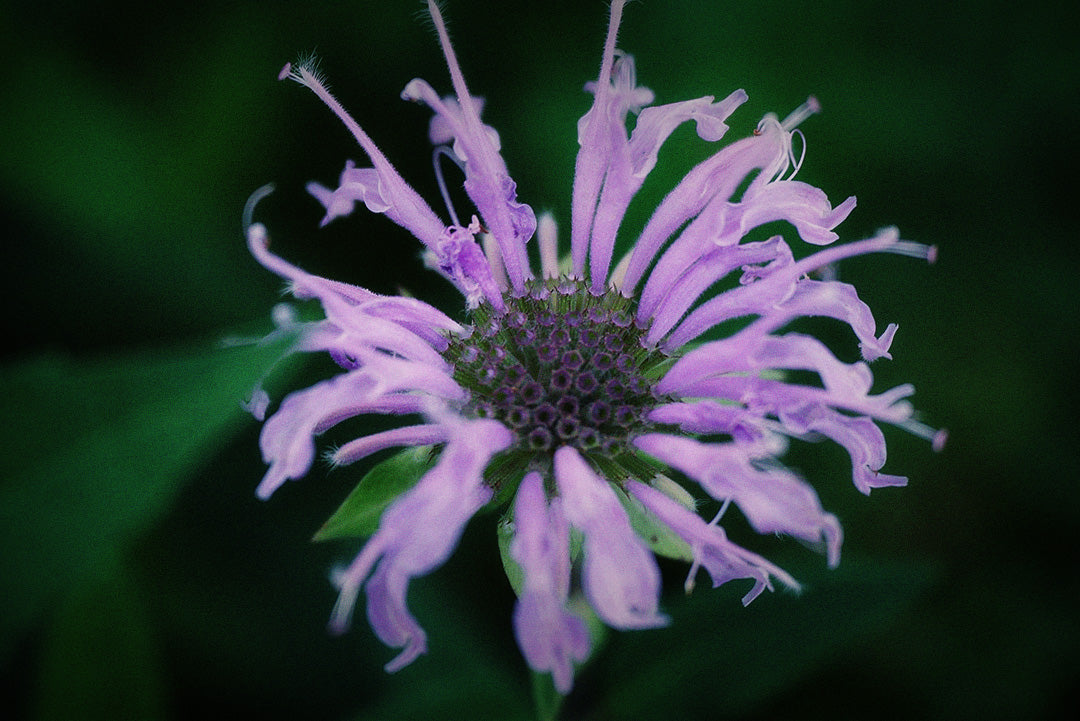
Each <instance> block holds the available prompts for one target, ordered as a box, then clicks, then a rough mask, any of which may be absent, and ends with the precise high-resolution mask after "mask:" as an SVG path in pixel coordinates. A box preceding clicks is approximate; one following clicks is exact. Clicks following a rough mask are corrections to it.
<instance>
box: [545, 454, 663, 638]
mask: <svg viewBox="0 0 1080 721" xmlns="http://www.w3.org/2000/svg"><path fill="white" fill-rule="evenodd" d="M555 482H556V484H557V485H558V488H559V492H560V494H561V497H562V499H563V510H564V511H565V513H566V518H567V519H568V520H569V521H570V523H571V524H573V525H574V526H575V527H576V528H578V529H579V530H581V532H582V533H583V534H584V536H585V548H584V555H585V562H584V572H583V573H584V575H583V581H584V586H585V595H586V596H587V597H588V599H589V603H590V605H592V607H593V608H594V609H596V612H597V614H598V615H599V616H600V618H601V619H603V620H604V622H605V623H607V624H608V625H610V626H613V627H614V628H622V629H631V628H652V627H656V626H663V625H665V624H667V617H666V616H664V615H662V614H660V613H658V611H657V606H658V604H659V596H660V569H659V568H658V567H657V565H656V560H655V559H654V558H653V555H652V553H650V552H649V549H648V548H647V547H646V546H645V544H644V543H643V542H642V541H641V540H640V539H639V538H638V537H637V536H636V535H635V534H634V531H633V529H632V528H631V526H630V521H629V519H628V518H627V516H626V511H624V510H623V508H622V504H620V503H619V499H618V497H617V496H616V495H615V491H613V490H612V489H611V487H610V486H609V485H608V482H607V481H605V480H604V479H603V478H601V477H600V476H597V475H596V473H595V472H594V471H593V470H592V468H590V467H589V465H588V463H586V462H585V459H584V458H582V457H581V454H580V453H578V451H577V450H575V449H573V448H570V447H565V446H564V447H562V448H560V449H559V450H557V451H556V452H555Z"/></svg>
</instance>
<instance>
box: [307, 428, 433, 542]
mask: <svg viewBox="0 0 1080 721" xmlns="http://www.w3.org/2000/svg"><path fill="white" fill-rule="evenodd" d="M436 457H437V454H436V453H435V450H434V448H433V447H432V446H418V447H416V448H407V449H405V450H403V451H401V452H399V453H397V454H395V455H393V456H391V457H390V458H387V459H386V460H385V461H382V462H381V463H377V464H376V465H375V466H374V467H373V468H372V469H371V470H370V471H368V472H367V474H366V475H365V476H364V477H363V478H362V479H361V480H360V483H358V484H357V486H356V488H354V489H353V490H352V493H350V494H349V496H348V498H346V499H345V502H344V503H342V504H341V505H340V506H339V507H338V509H337V510H336V511H334V514H333V515H332V516H330V518H328V519H327V521H326V523H324V524H323V525H322V528H320V529H319V530H318V531H317V532H316V533H315V536H314V537H313V538H312V539H311V540H313V541H332V540H335V539H338V538H356V537H362V536H370V535H371V534H373V533H375V531H377V530H378V528H379V518H381V517H382V514H383V511H385V510H386V507H387V506H389V505H390V504H391V503H392V502H393V501H394V499H395V498H397V497H398V496H400V495H401V494H402V493H404V492H405V491H407V490H409V489H410V488H412V487H413V486H415V485H416V483H417V481H419V480H420V478H421V477H422V476H423V475H424V474H425V473H427V472H428V471H429V470H431V467H432V466H434V465H435V459H436Z"/></svg>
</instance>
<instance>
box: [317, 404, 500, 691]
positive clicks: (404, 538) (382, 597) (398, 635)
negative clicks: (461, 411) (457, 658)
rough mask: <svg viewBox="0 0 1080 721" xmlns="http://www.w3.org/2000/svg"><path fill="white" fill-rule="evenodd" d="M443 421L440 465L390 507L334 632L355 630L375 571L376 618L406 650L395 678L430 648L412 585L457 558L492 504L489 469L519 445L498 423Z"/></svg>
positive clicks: (372, 605) (338, 609)
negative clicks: (469, 527) (465, 534)
mask: <svg viewBox="0 0 1080 721" xmlns="http://www.w3.org/2000/svg"><path fill="white" fill-rule="evenodd" d="M440 416H441V417H440V418H439V419H438V420H440V421H441V422H443V423H444V424H447V425H448V435H449V440H448V441H447V444H446V448H445V449H444V450H443V452H442V454H441V455H440V457H439V461H438V462H437V463H436V464H435V466H434V467H433V468H432V469H431V470H430V471H428V472H427V473H426V474H425V475H424V476H423V477H422V478H421V479H420V481H419V482H418V483H417V484H416V485H415V486H413V487H412V488H411V489H410V490H408V491H406V492H405V493H404V494H402V495H401V496H400V497H398V499H397V500H395V501H394V502H393V504H391V505H390V507H389V508H387V509H386V511H385V512H384V513H383V517H382V519H380V521H379V530H378V531H376V532H375V535H374V536H372V537H371V539H370V540H369V541H368V542H367V544H366V545H365V546H364V548H363V549H362V550H361V551H360V554H359V555H358V556H357V557H356V559H355V560H354V561H353V562H352V564H351V565H350V566H349V567H348V568H347V569H345V570H344V571H342V572H341V573H339V574H338V575H337V578H336V582H337V584H338V587H339V588H340V591H341V594H340V596H339V598H338V603H337V605H336V606H335V607H334V613H333V616H332V618H331V628H332V629H334V630H335V631H338V632H340V631H343V630H345V628H347V627H348V625H349V619H350V617H351V614H352V609H353V605H354V604H355V602H356V596H357V594H358V592H359V589H360V587H361V585H362V584H363V582H364V579H366V578H367V577H368V575H369V574H371V573H372V569H374V574H372V575H371V579H370V580H369V581H368V583H367V585H366V586H365V590H366V593H367V600H368V620H369V621H370V622H371V626H372V628H373V629H374V630H375V633H376V634H377V635H378V636H379V638H380V639H381V640H382V641H383V643H385V644H387V645H388V646H393V647H399V648H400V647H404V648H403V650H402V651H401V653H400V654H399V655H398V657H397V658H395V659H394V660H393V661H391V662H390V663H389V664H387V667H386V669H387V671H391V672H393V671H396V670H398V669H400V668H402V667H403V666H406V665H408V664H409V663H411V662H412V661H413V660H415V659H416V658H417V657H418V656H419V655H420V654H422V653H424V652H425V651H426V650H427V640H426V636H425V634H424V631H423V629H422V628H421V627H420V626H419V624H417V623H416V620H415V619H414V618H413V616H412V614H411V613H409V610H408V607H407V605H406V602H405V594H406V590H407V587H408V582H409V579H411V578H413V577H415V576H419V575H423V574H425V573H428V572H430V571H431V570H432V569H434V568H436V567H437V566H440V565H442V564H443V563H444V562H445V561H446V559H447V558H448V557H449V556H450V553H451V552H452V551H453V549H454V547H455V546H456V545H457V542H458V539H459V538H460V537H461V533H462V531H464V529H465V524H466V523H467V522H468V521H469V519H470V518H471V517H472V516H473V514H474V513H476V511H477V510H479V509H480V508H481V507H483V505H484V504H485V503H487V502H488V501H489V500H491V495H492V491H491V488H490V487H488V486H487V485H486V484H485V483H484V480H483V472H484V468H485V466H487V463H488V461H489V460H490V459H491V457H492V456H493V455H494V454H495V453H498V452H499V451H501V450H504V449H505V448H507V447H508V446H509V445H510V443H511V441H512V440H513V437H512V434H511V433H510V431H509V430H507V429H506V428H505V427H504V426H503V425H502V424H500V423H498V422H496V421H491V420H484V419H481V420H475V421H467V420H463V419H460V418H453V417H450V416H445V415H443V414H440ZM376 564H378V565H377V567H376Z"/></svg>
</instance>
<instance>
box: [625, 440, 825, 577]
mask: <svg viewBox="0 0 1080 721" xmlns="http://www.w3.org/2000/svg"><path fill="white" fill-rule="evenodd" d="M635 445H636V446H637V447H638V448H640V449H641V450H643V451H645V452H646V453H648V454H649V455H651V456H653V457H655V458H657V459H658V460H660V461H663V462H664V463H666V464H668V465H669V466H671V467H672V468H677V469H678V470H680V471H682V472H683V473H685V474H686V475H687V476H689V477H690V478H692V479H694V480H695V481H697V482H698V483H700V484H701V486H702V488H704V489H705V490H706V491H707V492H708V494H709V495H710V496H712V497H713V498H716V499H717V500H721V501H723V500H728V499H730V500H732V501H734V502H735V503H736V504H738V506H739V508H740V509H742V512H743V513H744V514H745V515H746V518H747V520H748V521H750V525H752V526H753V527H754V530H756V531H757V532H758V533H787V534H789V535H792V536H795V537H797V538H802V539H803V540H805V541H808V542H810V543H819V542H824V544H825V548H826V550H827V553H828V561H829V565H830V566H836V565H837V564H838V563H839V562H840V543H841V539H842V533H841V531H840V523H839V521H837V519H836V516H834V515H832V514H831V513H826V512H825V511H824V509H822V507H821V503H820V501H818V497H817V494H816V493H815V492H814V489H813V488H811V487H810V486H809V484H807V483H806V482H805V481H803V480H802V479H800V478H799V477H798V476H796V475H795V474H794V473H792V472H791V471H788V470H786V469H783V468H764V469H763V468H759V467H757V466H756V465H755V464H754V463H753V461H754V458H752V457H750V456H749V455H747V453H746V452H745V451H744V450H743V449H742V448H740V447H739V446H738V445H736V444H733V443H702V442H700V441H695V440H692V439H690V438H683V437H679V436H670V435H665V434H660V433H650V434H646V435H643V436H640V437H639V438H638V439H637V440H636V441H635Z"/></svg>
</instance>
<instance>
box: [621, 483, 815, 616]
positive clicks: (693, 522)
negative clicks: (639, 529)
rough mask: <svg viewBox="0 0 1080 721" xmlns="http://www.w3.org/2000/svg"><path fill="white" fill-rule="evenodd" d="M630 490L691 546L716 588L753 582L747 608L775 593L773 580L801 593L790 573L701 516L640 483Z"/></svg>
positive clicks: (696, 560)
mask: <svg viewBox="0 0 1080 721" xmlns="http://www.w3.org/2000/svg"><path fill="white" fill-rule="evenodd" d="M629 489H630V493H631V494H632V495H633V496H634V497H635V498H637V499H638V500H639V501H641V503H642V504H643V505H644V506H645V507H646V508H648V509H649V510H650V511H652V512H653V513H655V514H656V516H657V517H658V518H659V519H660V520H661V521H663V522H664V523H665V524H667V525H668V526H669V527H670V528H671V529H672V530H673V531H675V533H677V534H678V535H679V536H680V537H682V538H683V540H685V541H686V542H687V543H688V544H690V547H691V548H692V549H693V551H694V559H695V562H696V563H697V564H700V565H701V566H704V567H705V570H706V571H708V572H709V575H710V576H711V577H712V581H713V588H716V587H717V586H720V585H722V584H724V583H727V582H728V581H732V580H735V579H736V578H750V579H753V580H754V586H753V588H751V589H750V591H749V592H748V593H747V594H746V595H745V596H744V597H743V605H744V606H745V605H747V604H749V603H750V602H751V601H753V600H754V599H755V598H757V597H758V595H760V594H761V592H762V591H764V590H765V589H766V588H767V589H769V590H770V591H771V590H772V583H771V582H770V581H769V576H774V577H776V578H778V579H780V581H781V582H782V583H784V585H786V586H788V587H789V588H793V589H795V590H798V589H799V584H798V582H797V581H796V580H795V579H794V578H792V577H791V576H790V575H789V574H788V573H787V572H785V571H783V570H782V569H780V568H779V567H777V566H775V565H773V564H772V563H769V562H768V561H767V560H765V559H764V558H762V557H761V556H759V555H757V554H755V553H751V552H750V551H747V550H746V549H744V548H742V547H740V546H738V545H736V544H734V543H732V542H731V541H729V540H728V539H727V534H725V533H724V530H723V529H722V528H720V527H719V526H716V525H713V524H711V523H706V522H705V521H704V520H703V519H702V518H701V516H699V515H697V514H696V513H694V512H693V511H691V510H690V509H688V508H687V507H686V506H684V505H682V504H681V503H678V502H676V501H674V500H672V499H671V498H668V497H667V496H666V495H664V494H663V493H661V492H660V491H658V490H656V489H655V488H652V487H651V486H647V485H645V484H644V483H639V482H637V481H631V482H630V484H629ZM687 583H688V584H689V585H692V579H687Z"/></svg>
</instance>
